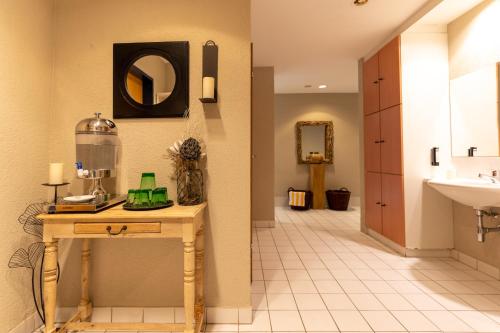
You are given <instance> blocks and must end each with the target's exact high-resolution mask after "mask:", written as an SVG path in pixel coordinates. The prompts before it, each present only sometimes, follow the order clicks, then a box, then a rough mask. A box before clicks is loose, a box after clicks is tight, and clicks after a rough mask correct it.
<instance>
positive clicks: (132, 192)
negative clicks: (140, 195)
mask: <svg viewBox="0 0 500 333" xmlns="http://www.w3.org/2000/svg"><path fill="white" fill-rule="evenodd" d="M136 192H137V190H128V194H127V203H128V204H130V205H131V204H133V203H134V199H135V193H136Z"/></svg>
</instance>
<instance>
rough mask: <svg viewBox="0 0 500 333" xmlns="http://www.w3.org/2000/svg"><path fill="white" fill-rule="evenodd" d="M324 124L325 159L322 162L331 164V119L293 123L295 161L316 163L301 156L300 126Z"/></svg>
mask: <svg viewBox="0 0 500 333" xmlns="http://www.w3.org/2000/svg"><path fill="white" fill-rule="evenodd" d="M323 125H325V160H324V161H323V162H321V163H323V164H333V122H331V121H298V122H297V123H296V124H295V140H296V147H297V162H298V163H299V164H317V163H315V162H309V161H307V160H304V159H303V158H302V127H304V126H323Z"/></svg>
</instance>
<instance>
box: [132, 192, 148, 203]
mask: <svg viewBox="0 0 500 333" xmlns="http://www.w3.org/2000/svg"><path fill="white" fill-rule="evenodd" d="M150 205H151V203H150V201H149V190H137V191H136V194H135V197H134V204H133V206H134V207H149V206H150Z"/></svg>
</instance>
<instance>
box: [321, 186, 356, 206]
mask: <svg viewBox="0 0 500 333" xmlns="http://www.w3.org/2000/svg"><path fill="white" fill-rule="evenodd" d="M350 198H351V192H350V191H349V190H348V189H347V188H345V187H342V188H341V189H339V190H328V191H326V200H327V201H328V208H330V209H333V210H347V208H348V207H349V199H350Z"/></svg>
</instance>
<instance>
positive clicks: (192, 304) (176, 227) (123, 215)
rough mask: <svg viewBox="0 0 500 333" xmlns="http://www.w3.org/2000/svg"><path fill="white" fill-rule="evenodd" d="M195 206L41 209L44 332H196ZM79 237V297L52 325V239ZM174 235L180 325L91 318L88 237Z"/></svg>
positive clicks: (198, 252)
mask: <svg viewBox="0 0 500 333" xmlns="http://www.w3.org/2000/svg"><path fill="white" fill-rule="evenodd" d="M206 206H207V204H206V203H203V204H200V205H197V206H177V205H176V206H173V207H171V208H166V209H160V210H150V211H134V212H132V211H126V210H123V209H122V207H121V205H120V206H116V207H113V208H110V209H108V210H105V211H102V212H100V213H96V214H42V215H39V216H38V218H39V219H41V220H43V241H44V243H45V265H44V277H43V288H44V302H45V321H46V322H45V333H53V332H56V331H57V332H60V333H62V332H67V331H79V330H86V331H103V330H124V331H128V330H130V331H168V332H179V331H184V332H185V333H195V332H196V333H197V332H200V328H201V326H202V324H203V320H204V312H205V306H204V292H203V265H204V258H203V257H204V233H203V228H204V218H203V215H204V210H205V207H206ZM64 238H82V262H81V299H80V304H79V305H78V311H77V313H76V314H75V315H74V316H73V317H72V318H71V319H70V320H69V321H68V322H67V323H65V324H64V325H63V326H62V327H61V328H60V329H58V330H57V329H56V328H55V326H54V324H55V311H56V297H57V296H56V292H57V281H56V280H57V248H58V240H59V239H64ZM92 238H98V239H116V238H178V239H181V240H182V243H183V244H184V311H185V324H169V323H91V322H89V320H90V317H91V315H92V303H91V300H90V299H89V266H90V263H89V259H90V239H92Z"/></svg>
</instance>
